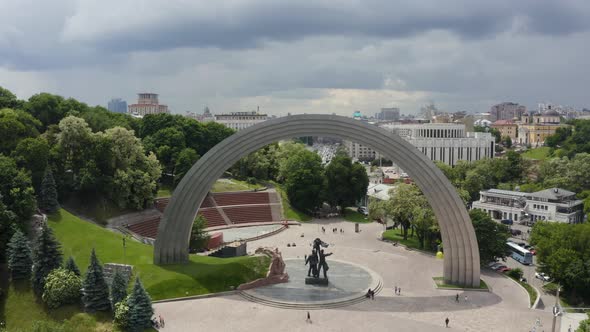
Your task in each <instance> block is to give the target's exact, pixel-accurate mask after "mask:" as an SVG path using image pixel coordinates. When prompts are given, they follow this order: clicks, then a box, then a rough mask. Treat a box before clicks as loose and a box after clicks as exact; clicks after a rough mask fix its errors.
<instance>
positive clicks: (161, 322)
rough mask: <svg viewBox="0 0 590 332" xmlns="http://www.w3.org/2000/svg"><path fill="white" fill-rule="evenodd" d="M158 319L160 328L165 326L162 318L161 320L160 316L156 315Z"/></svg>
mask: <svg viewBox="0 0 590 332" xmlns="http://www.w3.org/2000/svg"><path fill="white" fill-rule="evenodd" d="M158 318H159V319H160V326H161V327H164V326H165V325H166V324H165V323H164V318H162V315H158Z"/></svg>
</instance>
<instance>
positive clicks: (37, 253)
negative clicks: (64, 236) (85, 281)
mask: <svg viewBox="0 0 590 332" xmlns="http://www.w3.org/2000/svg"><path fill="white" fill-rule="evenodd" d="M61 261H62V254H61V249H60V244H59V242H57V240H56V239H55V236H54V235H53V231H51V228H49V227H48V226H47V225H45V226H43V229H42V230H41V234H40V235H39V238H38V239H37V246H36V247H35V249H34V250H33V275H32V277H31V282H32V284H33V290H34V291H35V293H36V294H37V295H41V294H43V287H44V286H45V278H46V277H47V275H49V273H50V272H51V271H53V270H55V269H57V268H59V267H61Z"/></svg>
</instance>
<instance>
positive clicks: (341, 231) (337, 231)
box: [322, 226, 344, 234]
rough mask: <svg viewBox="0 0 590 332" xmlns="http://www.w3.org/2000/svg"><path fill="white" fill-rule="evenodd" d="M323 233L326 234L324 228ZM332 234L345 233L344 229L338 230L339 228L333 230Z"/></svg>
mask: <svg viewBox="0 0 590 332" xmlns="http://www.w3.org/2000/svg"><path fill="white" fill-rule="evenodd" d="M322 233H324V234H325V233H326V228H324V227H323V226H322ZM332 233H344V230H343V229H342V228H340V229H338V228H337V227H334V228H332Z"/></svg>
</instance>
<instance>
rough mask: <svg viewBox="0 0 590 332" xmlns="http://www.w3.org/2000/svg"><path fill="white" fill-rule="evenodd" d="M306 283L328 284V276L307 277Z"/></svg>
mask: <svg viewBox="0 0 590 332" xmlns="http://www.w3.org/2000/svg"><path fill="white" fill-rule="evenodd" d="M305 284H306V285H322V286H328V278H313V277H307V278H305Z"/></svg>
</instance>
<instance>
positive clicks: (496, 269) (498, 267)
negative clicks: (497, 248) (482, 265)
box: [492, 264, 507, 271]
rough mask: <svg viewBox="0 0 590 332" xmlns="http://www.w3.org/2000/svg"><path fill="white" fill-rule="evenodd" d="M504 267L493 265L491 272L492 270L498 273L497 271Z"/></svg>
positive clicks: (502, 265)
mask: <svg viewBox="0 0 590 332" xmlns="http://www.w3.org/2000/svg"><path fill="white" fill-rule="evenodd" d="M505 267H507V266H506V265H504V264H500V265H495V266H493V267H492V270H494V271H498V270H499V269H501V268H505Z"/></svg>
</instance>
